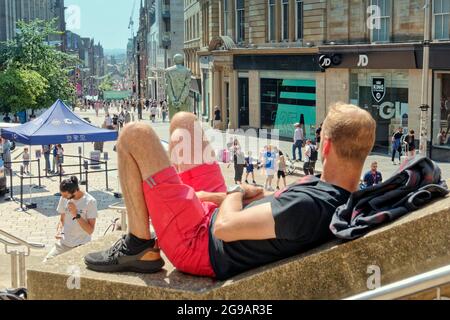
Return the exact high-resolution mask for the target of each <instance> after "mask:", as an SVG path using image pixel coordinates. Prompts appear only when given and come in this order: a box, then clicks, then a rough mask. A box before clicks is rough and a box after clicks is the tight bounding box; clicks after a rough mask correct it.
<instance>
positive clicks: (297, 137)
mask: <svg viewBox="0 0 450 320" xmlns="http://www.w3.org/2000/svg"><path fill="white" fill-rule="evenodd" d="M303 139H304V134H303V129H302V126H301V124H300V123H296V124H295V132H294V145H293V146H292V154H293V157H292V159H293V160H294V161H296V160H297V154H296V151H297V150H298V159H299V161H302V147H303Z"/></svg>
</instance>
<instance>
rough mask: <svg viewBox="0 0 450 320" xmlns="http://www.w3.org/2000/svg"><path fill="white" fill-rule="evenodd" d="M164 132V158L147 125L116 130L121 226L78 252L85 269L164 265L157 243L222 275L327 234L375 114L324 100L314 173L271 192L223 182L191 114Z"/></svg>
mask: <svg viewBox="0 0 450 320" xmlns="http://www.w3.org/2000/svg"><path fill="white" fill-rule="evenodd" d="M170 133H171V143H170V147H169V155H170V158H171V159H169V156H168V155H167V152H166V151H165V150H164V148H163V146H162V145H161V142H160V139H159V138H158V136H157V135H156V133H155V132H154V131H153V129H152V128H151V127H150V126H148V125H145V124H140V123H134V124H131V125H128V126H127V127H125V129H124V130H123V132H122V133H121V135H120V137H119V141H118V144H117V151H118V155H119V172H120V181H121V185H122V191H123V193H124V198H125V204H126V207H127V211H128V218H129V232H130V234H128V235H127V236H124V237H123V238H122V239H120V240H119V241H118V242H117V243H116V244H115V245H114V246H113V247H112V248H110V249H109V250H107V251H104V252H99V253H92V254H89V255H87V256H86V257H85V263H86V265H87V267H88V268H89V269H91V270H95V271H100V272H124V271H132V272H142V273H152V272H156V271H159V270H160V269H161V268H162V267H163V265H164V261H163V260H162V259H161V256H160V254H159V248H161V249H162V250H163V251H164V253H165V255H166V256H167V258H168V259H169V260H170V261H171V263H172V264H173V265H174V266H175V267H176V268H177V269H178V270H179V271H182V272H185V273H188V274H192V275H198V276H208V277H213V278H216V279H219V280H225V279H228V278H230V277H232V276H234V275H236V274H239V273H242V272H244V271H247V270H250V269H253V268H256V267H259V266H262V265H265V264H268V263H271V262H275V261H278V260H281V259H284V258H288V257H291V256H294V255H297V254H299V253H302V252H305V251H307V250H309V249H311V248H313V247H316V246H318V245H321V244H323V243H325V242H327V241H329V240H331V239H332V238H333V234H332V233H331V231H330V229H329V225H330V222H331V219H332V215H333V213H334V212H335V210H336V208H337V207H338V206H341V205H343V204H345V203H346V202H347V200H348V198H349V196H350V193H351V192H354V191H356V190H357V188H358V185H359V182H360V177H361V171H362V169H363V165H364V162H365V159H366V157H367V155H368V154H369V152H370V151H371V150H372V147H373V144H374V140H375V121H374V120H373V118H372V117H371V115H370V114H369V113H367V112H366V111H364V110H363V109H361V108H358V107H356V106H352V105H344V104H340V105H336V106H333V107H332V108H331V110H330V112H329V114H328V117H327V118H326V120H325V122H324V124H323V130H322V143H321V145H320V147H321V150H320V152H321V155H322V161H323V174H322V177H321V179H318V178H315V177H313V176H310V177H306V178H304V179H301V180H300V181H299V182H298V184H294V185H291V186H290V187H288V188H287V189H285V190H283V191H280V192H278V193H275V194H272V195H265V194H264V191H263V190H262V189H260V188H257V187H254V186H249V185H242V186H241V187H234V188H230V189H228V190H227V187H226V185H225V181H224V178H223V176H222V173H221V170H220V167H219V165H218V164H217V163H215V162H214V160H213V159H215V157H214V151H213V149H212V148H211V146H210V144H209V142H208V141H207V139H206V137H205V136H204V132H203V131H202V129H201V126H200V124H199V123H198V122H197V121H196V118H195V116H194V115H193V114H190V113H178V114H177V115H176V116H175V117H174V118H173V120H172V122H171V127H170ZM181 137H182V138H181ZM190 137H195V138H194V139H198V141H202V142H199V143H195V142H194V139H191V138H190ZM348 137H352V139H348ZM200 139H201V140H200ZM186 145H187V146H188V147H186ZM201 148H202V149H201ZM198 158H200V159H198ZM149 218H150V219H151V222H152V224H153V227H154V229H155V232H156V235H157V237H158V240H157V241H155V239H152V238H151V233H150V227H149Z"/></svg>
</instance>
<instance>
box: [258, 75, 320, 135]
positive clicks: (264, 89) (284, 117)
mask: <svg viewBox="0 0 450 320" xmlns="http://www.w3.org/2000/svg"><path fill="white" fill-rule="evenodd" d="M296 123H302V124H304V129H305V133H306V136H307V137H308V138H310V139H314V133H315V126H316V81H315V80H307V79H305V80H300V79H261V126H262V128H265V129H278V130H279V135H280V137H283V138H292V137H293V135H294V125H295V124H296Z"/></svg>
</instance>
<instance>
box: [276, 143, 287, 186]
mask: <svg viewBox="0 0 450 320" xmlns="http://www.w3.org/2000/svg"><path fill="white" fill-rule="evenodd" d="M277 163H278V171H277V190H280V180H281V179H283V184H284V188H286V186H287V184H286V158H285V157H284V154H283V152H282V151H280V152H279V156H278V160H277Z"/></svg>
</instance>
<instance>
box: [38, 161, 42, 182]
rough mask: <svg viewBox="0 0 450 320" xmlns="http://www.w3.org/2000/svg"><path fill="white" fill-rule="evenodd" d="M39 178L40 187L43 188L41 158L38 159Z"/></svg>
mask: <svg viewBox="0 0 450 320" xmlns="http://www.w3.org/2000/svg"><path fill="white" fill-rule="evenodd" d="M38 179H39V188H42V184H41V158H39V159H38Z"/></svg>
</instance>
